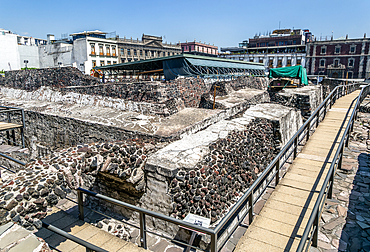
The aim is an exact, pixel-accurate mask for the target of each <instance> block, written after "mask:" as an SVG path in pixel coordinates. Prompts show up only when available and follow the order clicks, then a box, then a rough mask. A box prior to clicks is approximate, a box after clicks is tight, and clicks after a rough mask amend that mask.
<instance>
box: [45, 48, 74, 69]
mask: <svg viewBox="0 0 370 252" xmlns="http://www.w3.org/2000/svg"><path fill="white" fill-rule="evenodd" d="M72 48H73V47H72V45H70V44H66V43H55V44H48V45H43V46H40V47H39V55H40V56H39V57H40V68H47V67H58V62H61V63H62V66H72V64H73V61H72Z"/></svg>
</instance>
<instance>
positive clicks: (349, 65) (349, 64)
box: [348, 59, 355, 67]
mask: <svg viewBox="0 0 370 252" xmlns="http://www.w3.org/2000/svg"><path fill="white" fill-rule="evenodd" d="M354 65H355V60H354V59H349V60H348V67H354Z"/></svg>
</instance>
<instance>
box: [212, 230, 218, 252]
mask: <svg viewBox="0 0 370 252" xmlns="http://www.w3.org/2000/svg"><path fill="white" fill-rule="evenodd" d="M211 252H217V233H214V234H211Z"/></svg>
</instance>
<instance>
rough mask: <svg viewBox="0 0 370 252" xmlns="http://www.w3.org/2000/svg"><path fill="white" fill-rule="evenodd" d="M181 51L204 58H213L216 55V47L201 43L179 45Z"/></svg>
mask: <svg viewBox="0 0 370 252" xmlns="http://www.w3.org/2000/svg"><path fill="white" fill-rule="evenodd" d="M180 45H181V50H182V52H183V53H190V54H196V55H204V56H215V57H217V55H218V47H217V46H215V45H211V44H206V43H201V42H200V41H199V42H196V41H193V42H185V43H181V44H180Z"/></svg>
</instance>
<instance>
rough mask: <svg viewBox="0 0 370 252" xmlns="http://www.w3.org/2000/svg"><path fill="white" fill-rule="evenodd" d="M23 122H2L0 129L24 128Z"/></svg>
mask: <svg viewBox="0 0 370 252" xmlns="http://www.w3.org/2000/svg"><path fill="white" fill-rule="evenodd" d="M22 127H23V125H22V124H16V123H6V122H0V131H4V130H11V129H18V128H22Z"/></svg>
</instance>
